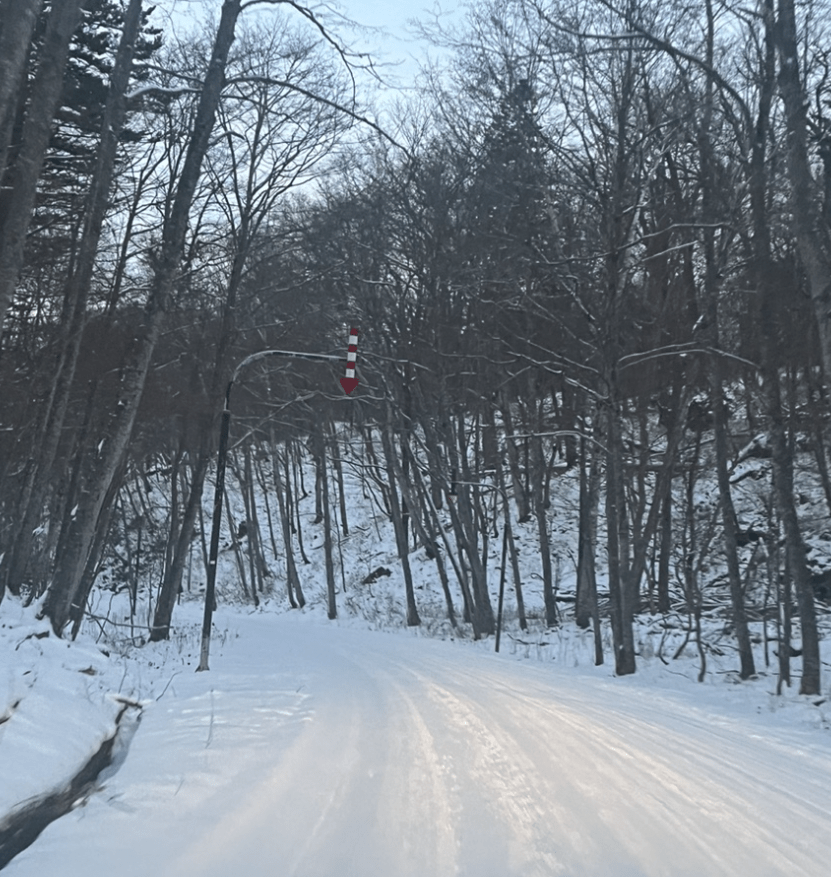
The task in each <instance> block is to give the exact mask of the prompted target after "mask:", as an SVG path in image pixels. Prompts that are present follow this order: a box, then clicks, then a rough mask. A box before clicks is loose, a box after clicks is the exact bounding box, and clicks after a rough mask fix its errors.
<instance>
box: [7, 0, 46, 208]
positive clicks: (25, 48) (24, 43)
mask: <svg viewBox="0 0 831 877" xmlns="http://www.w3.org/2000/svg"><path fill="white" fill-rule="evenodd" d="M42 7H43V0H4V2H3V4H2V6H0V181H2V179H3V175H4V172H5V169H6V160H7V157H8V149H9V144H10V143H11V139H12V130H13V127H14V115H15V107H16V106H17V105H18V102H19V97H20V89H21V88H22V86H23V82H24V78H23V77H24V74H25V72H26V62H27V59H28V57H29V47H30V45H31V42H32V34H33V33H34V30H35V24H36V23H37V20H38V16H39V15H40V10H41V8H42ZM0 201H2V195H0Z"/></svg>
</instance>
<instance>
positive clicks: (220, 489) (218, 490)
mask: <svg viewBox="0 0 831 877" xmlns="http://www.w3.org/2000/svg"><path fill="white" fill-rule="evenodd" d="M269 356H284V357H288V358H290V359H319V360H338V361H342V360H343V357H342V356H333V355H331V354H328V353H302V352H300V351H296V350H260V351H259V352H257V353H252V354H251V355H250V356H246V357H245V359H243V360H242V362H240V363H239V365H237V367H236V368H235V369H234V372H233V374H232V375H231V380H230V381H229V382H228V387H227V389H226V390H225V407H224V408H223V409H222V420H221V423H220V427H219V448H218V450H217V460H216V486H215V488H214V510H213V518H212V520H211V545H210V552H209V555H208V571H207V572H208V581H207V584H206V586H205V612H204V615H203V617H202V648H201V651H200V654H199V666H198V667H197V668H196V672H197V673H198V672H199V671H200V670H208V669H210V668H209V667H208V657H209V656H210V652H211V624H212V621H213V613H214V609H215V608H216V561H217V557H218V556H219V528H220V525H221V524H222V498H223V495H224V492H225V462H226V458H227V456H228V436H229V435H230V432H231V390H232V388H233V386H234V384H235V382H236V380H237V378H238V377H239V375H240V372H241V371H242V370H243V369H244V368H246V367H247V366H248V365H250V364H251V363H252V362H257V361H259V360H261V359H265V358H266V357H269Z"/></svg>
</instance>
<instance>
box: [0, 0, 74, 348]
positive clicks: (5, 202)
mask: <svg viewBox="0 0 831 877" xmlns="http://www.w3.org/2000/svg"><path fill="white" fill-rule="evenodd" d="M80 15H81V0H54V2H53V4H52V11H51V13H50V15H49V21H48V22H47V25H46V34H45V36H44V40H43V46H42V48H41V50H40V53H39V54H38V67H37V73H36V74H35V79H34V82H33V83H32V91H31V95H30V97H29V104H28V111H27V113H26V118H25V121H24V123H23V131H22V133H21V138H20V149H19V151H18V154H17V158H16V160H15V166H14V182H13V184H12V185H11V187H10V191H8V192H6V191H4V190H3V189H0V340H2V338H3V326H4V323H5V317H6V311H7V310H8V307H9V304H10V303H11V300H12V298H13V296H14V291H15V287H16V286H17V278H18V276H19V274H20V271H21V269H22V268H23V254H24V249H25V246H26V234H27V232H28V230H29V222H30V220H31V218H32V214H33V212H34V207H35V198H36V195H37V184H38V180H39V179H40V173H41V170H42V168H43V161H44V158H45V156H46V150H47V147H48V146H49V139H50V137H51V135H52V120H53V118H54V116H55V111H56V110H57V107H58V102H59V101H60V97H61V91H62V89H63V74H64V67H65V66H66V59H67V55H68V53H69V43H70V41H71V39H72V34H73V33H74V32H75V28H76V27H77V26H78V22H79V20H80ZM7 26H8V25H4V31H5V29H6V27H7ZM26 46H27V48H28V43H27V44H26ZM12 75H13V71H12ZM1 80H2V77H0V81H1ZM9 87H10V88H13V89H14V90H15V91H16V90H17V83H15V82H11V83H9ZM0 108H2V107H0ZM4 195H5V196H6V197H3V196H4Z"/></svg>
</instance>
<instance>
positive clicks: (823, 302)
mask: <svg viewBox="0 0 831 877" xmlns="http://www.w3.org/2000/svg"><path fill="white" fill-rule="evenodd" d="M766 11H767V17H768V20H770V19H772V17H773V8H772V4H768V5H767V10H766ZM778 11H779V15H778V20H777V22H776V26H775V35H776V44H777V49H778V53H779V93H780V95H781V96H782V103H783V104H784V107H785V124H786V126H787V132H788V136H787V147H786V150H785V158H786V162H787V168H788V177H789V179H790V184H791V191H790V196H791V204H792V207H793V209H792V211H791V216H792V219H793V229H794V233H795V235H796V242H797V247H798V249H799V255H800V258H801V261H802V265H803V266H804V269H805V273H806V275H807V278H808V288H809V290H810V293H811V302H812V304H813V307H814V316H815V318H816V325H817V332H818V335H819V342H820V353H821V356H822V370H823V372H824V374H825V381H826V387H827V386H828V382H829V381H831V240H829V231H828V226H827V225H826V222H825V219H824V218H823V217H822V216H821V214H820V209H819V205H818V198H817V197H816V195H817V190H818V186H817V183H816V181H815V180H814V177H813V174H812V172H811V159H810V156H809V153H808V107H809V101H808V100H807V99H806V95H805V91H804V88H803V83H802V80H801V77H800V72H799V58H800V57H801V56H802V52H801V49H800V47H799V45H798V43H797V33H796V3H795V0H778Z"/></svg>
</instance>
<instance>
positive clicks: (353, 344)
mask: <svg viewBox="0 0 831 877" xmlns="http://www.w3.org/2000/svg"><path fill="white" fill-rule="evenodd" d="M357 356H358V330H357V329H350V330H349V347H348V348H347V353H346V377H344V378H341V379H340V385H341V386H342V387H343V389H344V390H345V391H346V394H347V395H349V394H350V393H351V392H352V391H353V390H354V389H355V387H357V386H358V379H357V378H356V377H355V359H356V358H357Z"/></svg>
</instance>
